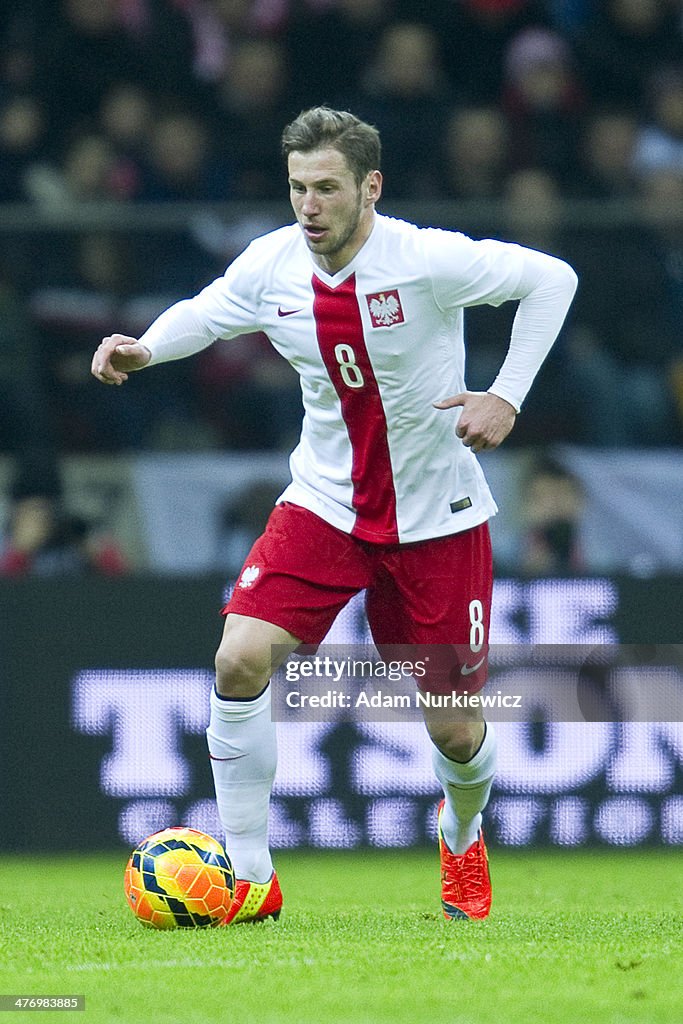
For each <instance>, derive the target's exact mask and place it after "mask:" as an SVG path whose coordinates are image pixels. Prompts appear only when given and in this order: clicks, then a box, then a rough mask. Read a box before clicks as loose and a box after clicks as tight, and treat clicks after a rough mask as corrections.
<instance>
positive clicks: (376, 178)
mask: <svg viewBox="0 0 683 1024" xmlns="http://www.w3.org/2000/svg"><path fill="white" fill-rule="evenodd" d="M365 186H366V187H365V198H366V199H367V201H368V202H370V203H376V202H377V200H378V199H379V197H380V196H381V195H382V173H381V171H370V173H369V174H368V176H367V178H366V180H365Z"/></svg>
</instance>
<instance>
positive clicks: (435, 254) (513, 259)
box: [423, 228, 524, 310]
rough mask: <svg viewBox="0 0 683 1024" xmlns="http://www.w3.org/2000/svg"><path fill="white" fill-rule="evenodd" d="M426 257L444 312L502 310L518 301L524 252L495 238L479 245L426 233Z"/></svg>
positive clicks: (436, 232)
mask: <svg viewBox="0 0 683 1024" xmlns="http://www.w3.org/2000/svg"><path fill="white" fill-rule="evenodd" d="M423 238H424V240H425V256H426V260H427V266H428V269H429V274H430V277H431V279H432V287H433V290H434V298H435V301H436V303H437V305H438V306H439V307H440V308H441V309H443V310H449V309H457V308H459V307H460V308H461V307H463V306H479V305H484V304H486V305H490V306H499V305H500V304H501V303H503V302H506V301H507V300H508V299H512V298H516V297H517V288H518V285H519V282H520V280H521V277H522V273H523V270H524V255H523V254H524V249H523V248H522V246H519V245H515V244H513V243H511V242H498V241H496V240H495V239H492V238H485V239H482V240H480V241H475V240H474V239H472V238H468V237H467V235H463V234H460V233H458V232H455V231H443V230H441V229H439V228H427V229H425V230H424V234H423Z"/></svg>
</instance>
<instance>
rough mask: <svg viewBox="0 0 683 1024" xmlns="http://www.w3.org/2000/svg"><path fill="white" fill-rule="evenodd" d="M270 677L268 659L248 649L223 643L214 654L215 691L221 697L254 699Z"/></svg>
mask: <svg viewBox="0 0 683 1024" xmlns="http://www.w3.org/2000/svg"><path fill="white" fill-rule="evenodd" d="M269 677H270V658H268V657H264V655H263V654H262V653H261V652H259V651H256V650H251V649H249V648H248V647H240V646H237V645H234V644H226V643H223V644H221V646H220V647H219V648H218V651H217V652H216V690H217V691H218V693H219V694H220V696H221V697H254V696H256V694H258V693H260V692H261V690H263V688H264V687H265V685H266V683H267V682H268V679H269Z"/></svg>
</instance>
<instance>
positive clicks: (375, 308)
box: [140, 215, 575, 544]
mask: <svg viewBox="0 0 683 1024" xmlns="http://www.w3.org/2000/svg"><path fill="white" fill-rule="evenodd" d="M531 257H534V258H538V259H537V260H535V259H532V258H531ZM530 260H531V262H530ZM538 260H541V261H547V262H548V265H550V264H552V265H557V266H559V267H564V268H566V269H567V271H569V274H570V275H573V272H572V271H571V270H570V269H569V268H568V267H566V264H563V263H562V262H561V261H559V260H555V259H553V258H552V257H546V256H543V255H542V254H538V253H533V254H531V255H530V250H526V249H524V248H522V247H520V246H517V245H511V244H507V243H502V242H496V241H492V240H485V241H473V240H472V239H470V238H467V237H466V236H464V235H461V234H457V233H455V232H450V231H442V230H439V229H433V228H418V227H416V226H415V225H412V224H409V223H406V222H404V221H399V220H395V219H392V218H388V217H384V216H379V215H377V216H376V217H375V222H374V227H373V230H372V233H371V234H370V237H369V238H368V239H367V241H366V242H365V244H364V245H363V247H362V248H361V249H360V251H359V252H358V253H357V254H356V256H355V257H354V258H353V259H352V260H351V262H350V263H348V264H347V266H345V267H344V268H343V270H340V271H339V272H338V273H336V274H334V275H329V274H327V273H325V271H324V270H322V269H321V268H320V267H318V265H317V264H316V263H315V262H314V260H313V257H312V255H311V253H310V252H309V250H308V247H307V245H306V242H305V240H304V237H303V235H302V232H301V229H300V228H299V226H298V225H296V224H294V225H290V226H288V227H285V228H281V229H279V230H277V231H273V232H271V233H270V234H267V235H265V236H263V237H261V238H258V239H256V240H255V241H254V242H252V243H251V245H249V247H248V248H247V249H246V250H245V252H243V253H242V254H241V255H240V256H239V257H238V258H237V259H236V260H235V261H234V262H233V263H232V264H231V265H230V266H229V267H228V269H227V271H226V273H225V275H224V276H223V277H221V278H219V279H217V280H216V281H214V282H213V283H212V284H210V285H208V287H206V288H205V289H204V290H203V291H202V292H200V293H199V295H197V296H196V297H195V298H194V299H189V300H185V301H184V302H181V303H178V304H176V306H175V307H172V308H171V310H167V312H166V313H165V314H162V316H161V317H160V318H159V320H157V321H156V322H155V324H153V325H152V327H151V328H150V329H149V330H148V331H147V332H146V334H145V335H143V337H142V338H141V339H140V340H141V342H142V343H143V344H145V345H147V347H148V348H149V349H150V351H151V352H152V361H153V362H161V361H163V360H165V359H172V358H178V357H179V356H184V355H188V354H190V353H191V352H194V351H198V350H200V349H201V348H202V347H205V346H206V345H208V344H210V343H211V342H212V341H214V340H215V339H218V338H231V337H234V336H236V335H239V334H243V333H245V332H248V331H254V330H260V331H264V332H265V333H266V334H267V335H268V337H269V338H270V340H271V342H272V344H273V345H274V347H275V348H276V349H277V351H278V352H280V353H281V354H282V355H283V356H284V357H285V359H287V360H288V361H289V362H290V363H291V365H292V366H293V367H294V368H295V370H297V372H298V373H299V375H300V379H301V388H302V393H303V404H304V410H305V415H304V422H303V428H302V433H301V440H300V442H299V444H298V446H297V447H296V449H295V450H294V452H293V454H292V456H291V460H290V466H291V473H292V482H291V484H290V485H289V486H288V487H287V489H286V490H285V491H284V493H283V494H282V495H281V498H280V499H279V500H280V501H291V502H295V503H296V504H298V505H301V506H303V507H305V508H308V509H310V510H311V511H312V512H315V513H316V514H317V515H319V516H321V517H322V518H323V519H325V520H327V521H328V522H329V523H331V524H332V525H334V526H336V527H338V528H340V529H341V530H344V531H346V532H347V533H351V534H352V535H353V536H356V537H358V538H361V539H363V540H366V541H372V542H375V543H383V544H392V543H409V542H414V541H420V540H425V539H427V538H432V537H440V536H444V535H447V534H451V533H457V532H459V531H461V530H466V529H469V528H471V527H473V526H476V525H477V524H479V523H481V522H483V521H484V520H486V519H488V517H489V516H491V515H493V514H494V513H495V512H496V505H495V502H494V500H493V498H492V496H491V492H490V491H489V488H488V486H487V484H486V481H485V479H484V475H483V473H482V470H481V468H480V466H479V463H478V462H477V459H476V456H475V455H474V454H473V453H472V451H471V450H470V449H469V448H467V447H466V446H465V445H463V443H462V442H461V441H460V440H459V439H458V438H457V437H456V435H455V426H456V423H457V418H458V416H459V414H460V410H459V409H450V410H437V409H435V408H434V407H433V404H432V403H433V402H434V401H436V400H438V399H440V398H445V397H447V396H450V395H455V394H457V393H459V392H461V391H464V390H465V376H464V374H465V347H464V339H463V308H464V307H466V306H470V305H476V304H480V303H489V304H493V305H498V304H500V303H501V302H504V301H505V300H507V299H511V298H523V297H525V296H529V299H528V301H529V302H530V303H531V300H532V299H533V296H534V295H535V294H537V293H538V295H537V297H538V301H537V303H536V305H537V307H538V308H537V309H536V310H535V311H534V315H532V316H531V317H527V319H528V320H529V323H528V324H524V323H521V324H517V322H516V327H517V334H518V336H519V337H518V339H517V344H516V347H515V350H514V351H513V347H512V346H511V351H510V355H509V357H508V360H506V363H509V365H508V366H507V367H505V366H504V368H503V372H501V375H500V376H499V378H498V380H497V382H496V383H495V384H494V385H493V386H492V389H491V390H492V391H494V392H495V393H496V394H498V395H500V396H501V397H504V398H506V399H507V400H508V401H510V402H511V403H512V404H513V405H515V406H516V407H518V406H519V405H520V404H521V401H522V399H523V397H524V394H525V393H526V390H527V389H528V386H529V385H530V383H531V380H532V379H533V375H534V374H535V372H536V371H537V370H538V367H539V366H540V363H541V361H542V359H543V357H544V356H545V354H546V352H547V350H548V349H549V348H550V345H551V344H552V342H553V340H554V338H555V336H556V334H557V332H558V331H559V328H560V325H561V323H562V320H563V318H564V315H565V313H566V309H567V307H568V305H569V302H570V301H571V294H573V290H574V285H573V284H571V287H570V282H569V281H568V278H567V276H566V275H565V278H564V280H563V282H562V284H563V287H562V288H560V291H564V292H565V293H566V292H567V291H569V292H570V293H571V294H569V295H568V298H567V299H566V302H565V301H564V297H562V300H561V301H558V289H557V280H556V277H555V279H554V280H553V282H552V287H551V288H550V289H549V291H548V294H543V287H542V286H541V285H538V287H537V288H536V292H534V291H533V287H532V286H530V285H529V284H528V283H527V284H525V277H526V279H531V280H532V281H533V284H534V285H536V284H537V282H538V281H541V279H543V281H545V277H544V272H545V270H547V267H546V265H545V264H542V267H541V271H540V272H539V270H538V267H537V265H536V264H537V262H538ZM530 267H531V268H532V272H531V273H530V272H529V268H530ZM546 276H547V275H546ZM560 276H562V275H560ZM550 277H551V278H552V277H553V275H552V274H550ZM574 281H575V279H574ZM530 292H531V295H530V294H529V293H530ZM550 293H552V295H551V294H550ZM558 306H559V308H558ZM520 310H521V306H520ZM530 311H531V310H530ZM519 316H520V314H519V313H518V319H519ZM514 340H515V331H514V330H513V342H514ZM525 346H527V347H530V348H531V349H533V352H532V355H531V356H529V353H528V352H526V351H525ZM529 362H530V366H529V365H528V364H529Z"/></svg>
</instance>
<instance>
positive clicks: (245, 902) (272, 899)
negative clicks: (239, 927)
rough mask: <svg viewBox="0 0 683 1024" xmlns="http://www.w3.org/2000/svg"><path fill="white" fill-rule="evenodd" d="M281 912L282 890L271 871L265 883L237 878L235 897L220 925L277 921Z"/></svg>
mask: <svg viewBox="0 0 683 1024" xmlns="http://www.w3.org/2000/svg"><path fill="white" fill-rule="evenodd" d="M281 910H282V890H281V889H280V883H279V882H278V880H277V875H276V874H275V872H274V871H273V873H272V875H271V876H270V878H269V879H268V881H267V882H248V881H246V880H244V879H240V878H238V879H237V881H236V882H235V895H234V896H233V899H232V903H231V905H230V910H229V912H228V916H227V917H226V918H225V920H224V921H223V922H222V924H242V923H243V922H246V921H265V920H266V918H268V917H272V918H273V920H274V921H277V919H278V917H279V916H280V911H281Z"/></svg>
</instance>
